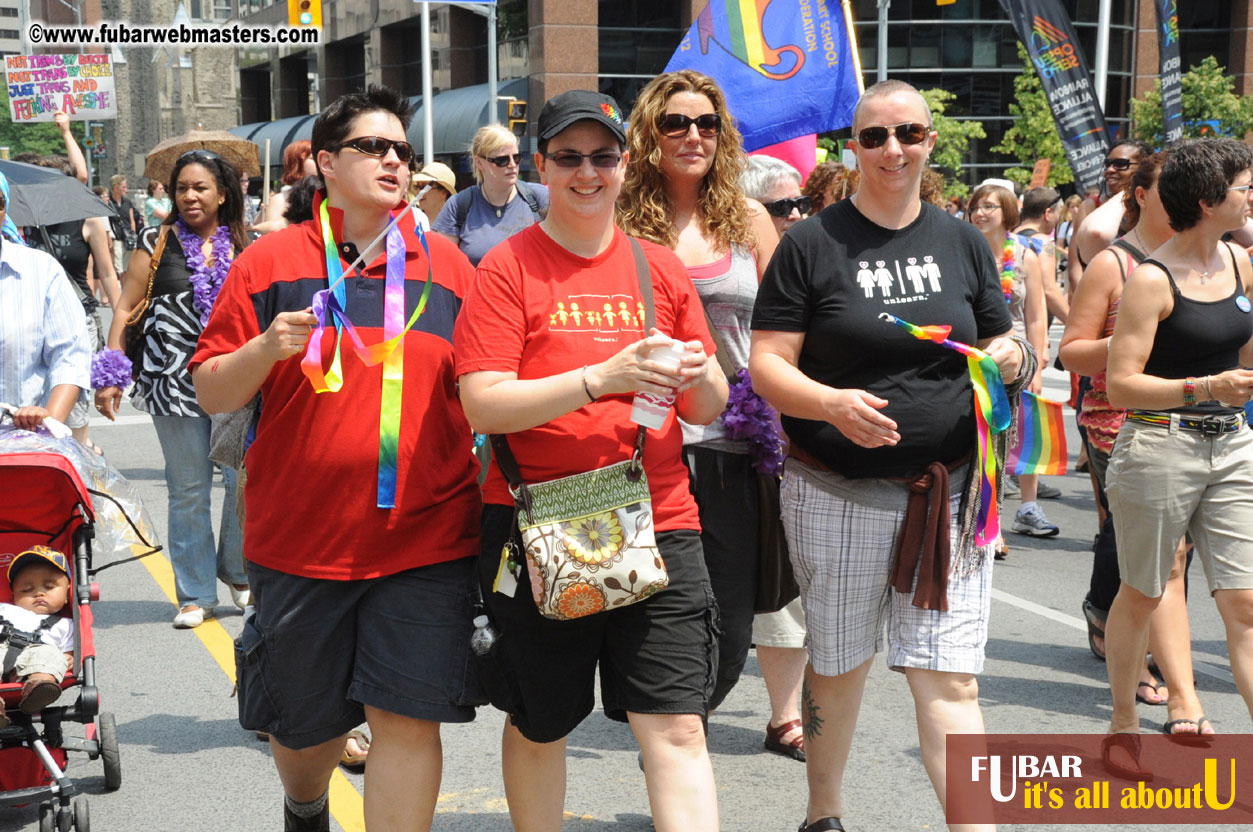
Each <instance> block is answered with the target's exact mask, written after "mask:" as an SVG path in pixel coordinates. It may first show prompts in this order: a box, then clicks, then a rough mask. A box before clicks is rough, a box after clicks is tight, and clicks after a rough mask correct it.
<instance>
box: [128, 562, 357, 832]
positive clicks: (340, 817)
mask: <svg viewBox="0 0 1253 832" xmlns="http://www.w3.org/2000/svg"><path fill="white" fill-rule="evenodd" d="M136 548H138V547H136ZM141 562H142V563H143V565H144V566H146V567H147V568H148V572H149V573H150V574H151V575H152V579H153V580H155V581H156V582H157V586H159V587H160V588H161V591H162V592H164V593H165V597H166V598H169V599H170V603H171V604H174V605H175V607H177V606H178V597H177V596H176V595H175V593H174V569H173V568H172V567H171V566H170V561H169V559H168V558H166V556H165V555H164V554H162V553H160V552H158V553H157V554H155V555H149V556H148V557H146V558H144V559H143V560H142V561H141ZM193 632H194V633H195V634H196V637H197V638H199V639H200V642H201V643H202V644H204V646H205V649H206V650H208V651H209V655H210V656H212V657H213V660H214V661H216V662H217V663H218V667H220V668H222V672H223V673H225V674H226V677H227V678H228V679H230V680H231V684H232V685H233V684H235V642H234V641H233V640H232V639H231V637H230V635H229V634H228V633H227V632H226V630H225V629H224V628H223V627H222V624H221V623H220V622H219V621H218V620H217V619H215V618H206V619H205V621H204V624H202V625H200V626H199V627H197V628H196V629H195V630H193ZM330 803H331V816H332V817H333V818H335V820H336V822H337V823H339V825H340V826H341V827H343V829H344V832H365V804H364V802H363V801H362V798H361V793H360V792H358V791H357V790H356V788H355V787H354V786H353V785H352V783H350V782H349V781H348V778H347V777H345V776H344V773H343V772H342V771H340V770H339V769H338V768H336V769H335V773H334V774H333V775H331V793H330Z"/></svg>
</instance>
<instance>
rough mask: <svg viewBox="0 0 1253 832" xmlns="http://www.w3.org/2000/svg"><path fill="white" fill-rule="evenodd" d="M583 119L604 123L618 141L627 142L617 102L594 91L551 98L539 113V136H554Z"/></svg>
mask: <svg viewBox="0 0 1253 832" xmlns="http://www.w3.org/2000/svg"><path fill="white" fill-rule="evenodd" d="M584 120H589V121H595V122H597V123H598V124H603V125H605V126H606V127H608V128H609V132H611V133H613V135H614V138H615V139H617V140H618V143H619V144H626V129H625V128H624V127H623V125H622V111H621V110H620V109H618V102H617V101H614V100H613V99H612V98H610V97H609V96H607V95H602V94H601V93H598V92H592V91H591V90H570V91H569V92H563V93H562V94H561V95H558V96H554V97H553V98H550V99H548V101H547V102H545V104H544V109H542V110H540V113H539V122H538V127H539V132H538V135H539V139H540V141H545V140H547V139H551V138H552V137H553V136H555V135H557V134H558V133H560V132H561V131H562V130H565V129H566V128H567V127H569V126H570V125H571V124H574V123H575V122H576V121H584Z"/></svg>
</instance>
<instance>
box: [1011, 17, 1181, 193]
mask: <svg viewBox="0 0 1253 832" xmlns="http://www.w3.org/2000/svg"><path fill="white" fill-rule="evenodd" d="M1000 2H1001V8H1003V9H1004V10H1005V13H1006V14H1007V15H1009V19H1010V22H1011V23H1013V25H1014V31H1015V32H1017V33H1018V39H1019V40H1021V41H1022V43H1023V46H1025V47H1027V53H1028V55H1030V57H1031V63H1032V64H1034V65H1035V71H1036V74H1037V75H1039V76H1040V83H1041V84H1043V85H1044V94H1045V95H1046V96H1047V97H1048V102H1049V109H1050V110H1052V112H1053V122H1054V123H1055V124H1056V125H1057V132H1058V134H1059V135H1060V136H1061V139H1062V146H1063V147H1064V148H1065V150H1066V161H1068V162H1070V168H1071V170H1073V171H1074V173H1075V180H1076V181H1077V182H1078V183H1079V184H1080V185H1081V186H1083V187H1085V188H1086V187H1091V186H1097V187H1099V186H1100V185H1101V184H1102V182H1103V178H1102V173H1103V171H1102V169H1101V166H1102V164H1103V163H1104V161H1105V154H1106V152H1107V151H1108V150H1109V132H1108V131H1107V129H1106V127H1105V114H1104V113H1102V112H1101V107H1100V105H1099V104H1098V103H1097V100H1096V90H1095V88H1094V87H1093V86H1092V74H1091V73H1090V72H1088V62H1087V60H1086V59H1085V58H1084V56H1083V50H1082V49H1080V47H1079V40H1078V38H1076V37H1075V29H1074V27H1073V26H1072V25H1071V24H1070V18H1068V17H1067V16H1066V12H1064V11H1063V10H1062V6H1061V3H1060V2H1059V1H1058V0H1000ZM1155 2H1157V0H1155Z"/></svg>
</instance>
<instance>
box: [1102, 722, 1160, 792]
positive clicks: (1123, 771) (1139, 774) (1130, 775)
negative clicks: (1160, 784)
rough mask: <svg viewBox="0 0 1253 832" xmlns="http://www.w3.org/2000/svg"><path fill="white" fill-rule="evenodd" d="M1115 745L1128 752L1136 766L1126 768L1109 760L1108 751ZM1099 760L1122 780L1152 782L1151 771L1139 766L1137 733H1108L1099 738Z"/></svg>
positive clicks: (1107, 769)
mask: <svg viewBox="0 0 1253 832" xmlns="http://www.w3.org/2000/svg"><path fill="white" fill-rule="evenodd" d="M1115 747H1118V748H1121V749H1123V750H1124V751H1126V752H1127V753H1128V754H1130V755H1131V759H1133V760H1135V764H1136V767H1135V768H1127V767H1126V766H1124V765H1122V764H1120V763H1116V762H1114V761H1113V760H1111V759H1110V751H1112V750H1113V749H1114V748H1115ZM1101 762H1102V763H1104V764H1105V770H1106V771H1108V772H1109V773H1110V774H1113V775H1114V776H1115V777H1121V778H1123V779H1124V780H1136V781H1139V782H1142V783H1151V782H1153V772H1151V771H1149V770H1148V769H1146V768H1141V767H1140V735H1139V734H1110V735H1109V736H1108V737H1106V738H1105V739H1103V740H1101Z"/></svg>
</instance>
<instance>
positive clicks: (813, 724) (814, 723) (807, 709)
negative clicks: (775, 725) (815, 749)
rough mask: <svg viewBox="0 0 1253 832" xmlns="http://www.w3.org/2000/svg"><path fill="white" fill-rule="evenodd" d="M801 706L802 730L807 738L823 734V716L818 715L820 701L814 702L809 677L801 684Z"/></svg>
mask: <svg viewBox="0 0 1253 832" xmlns="http://www.w3.org/2000/svg"><path fill="white" fill-rule="evenodd" d="M801 707H802V710H801V719H802V723H803V724H802V731H803V732H804V734H805V739H806V740H809V739H812V738H813V737H820V736H822V717H820V716H818V703H816V702H814V695H813V693H812V692H811V691H810V690H809V680H808V679H806V680H805V681H804V682H803V683H802V685H801Z"/></svg>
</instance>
